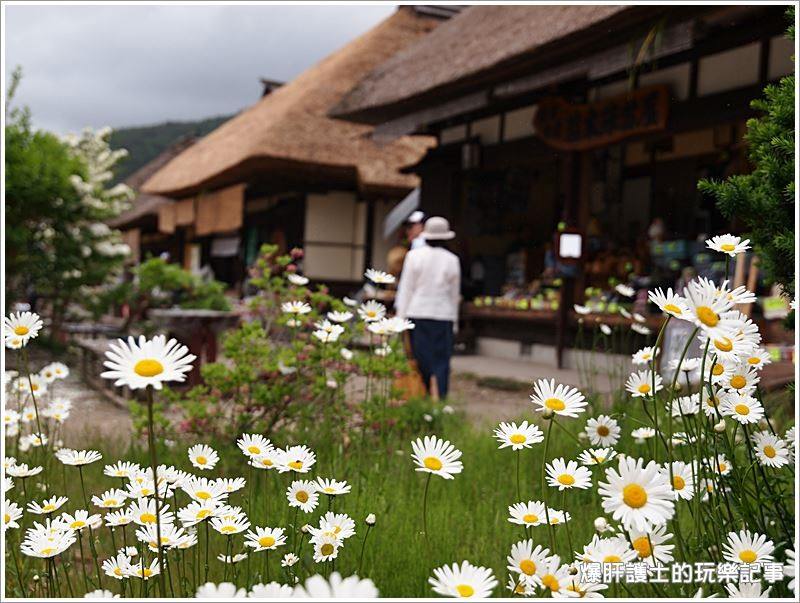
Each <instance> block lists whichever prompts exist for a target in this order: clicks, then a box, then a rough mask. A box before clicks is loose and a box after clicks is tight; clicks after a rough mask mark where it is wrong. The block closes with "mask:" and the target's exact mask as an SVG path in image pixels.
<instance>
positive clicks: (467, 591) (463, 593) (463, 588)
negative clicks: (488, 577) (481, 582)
mask: <svg viewBox="0 0 800 603" xmlns="http://www.w3.org/2000/svg"><path fill="white" fill-rule="evenodd" d="M456 590H457V591H458V596H459V597H461V598H463V599H468V598H469V597H471V596H472V595H474V594H475V589H474V588H472V587H471V586H470V585H469V584H459V585H458V586H456Z"/></svg>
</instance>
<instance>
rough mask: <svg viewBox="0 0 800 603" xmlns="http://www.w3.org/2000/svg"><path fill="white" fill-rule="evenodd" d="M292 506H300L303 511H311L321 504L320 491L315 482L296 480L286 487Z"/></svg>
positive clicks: (287, 496)
mask: <svg viewBox="0 0 800 603" xmlns="http://www.w3.org/2000/svg"><path fill="white" fill-rule="evenodd" d="M286 498H287V499H288V501H289V506H290V507H298V508H299V509H300V510H301V511H302V512H303V513H311V512H312V511H313V510H314V509H316V508H317V504H319V493H318V492H317V485H316V483H315V482H312V481H307V480H295V481H293V482H292V483H291V485H290V486H289V487H288V488H287V489H286Z"/></svg>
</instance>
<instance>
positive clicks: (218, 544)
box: [6, 402, 775, 597]
mask: <svg viewBox="0 0 800 603" xmlns="http://www.w3.org/2000/svg"><path fill="white" fill-rule="evenodd" d="M639 409H640V405H638V404H635V403H631V402H628V403H626V404H625V405H624V406H620V407H617V408H616V409H613V410H616V411H617V412H618V413H619V415H620V420H621V424H622V427H623V434H629V433H630V431H631V429H633V428H635V427H637V426H638V423H637V422H636V421H638V420H641V419H642V418H643V416H642V414H641V412H640V410H639ZM613 410H612V412H613ZM599 412H600V411H599V410H598V411H597V412H592V411H589V412H588V413H587V414H586V415H582V416H581V417H580V418H578V419H564V418H562V419H559V422H560V424H561V425H563V426H564V427H566V428H567V429H568V430H569V431H570V432H571V433H572V434H573V435H575V434H577V433H578V432H579V431H580V430H582V429H583V425H584V424H585V419H586V418H588V417H589V416H596V415H597V414H599ZM523 418H527V419H528V420H530V419H531V418H534V420H536V418H535V415H534V413H533V412H531V413H530V414H529V415H528V416H526V417H523ZM543 428H544V426H543ZM420 435H423V434H420ZM437 435H439V436H441V437H444V438H446V439H449V440H450V441H451V442H452V443H453V444H454V445H455V446H456V447H458V448H459V449H461V450H462V451H463V457H462V461H463V463H464V471H463V473H461V474H459V475H456V477H455V479H454V480H444V479H441V478H439V477H437V476H433V477H432V480H431V484H430V492H429V498H428V526H429V534H428V538H427V539H426V538H425V536H424V534H423V533H422V496H423V490H424V486H425V480H426V474H423V473H419V472H416V471H414V465H413V461H412V459H411V458H410V452H411V447H410V441H411V439H412V437H411V436H409V435H405V434H398V433H396V432H395V433H390V434H385V436H376V437H375V438H374V439H372V440H370V439H368V440H367V441H366V443H365V445H363V446H362V445H360V443H359V440H358V438H354V444H353V445H352V446H351V447H350V448H348V449H342V448H341V447H340V446H339V445H338V444H334V439H333V438H326V440H325V441H324V442H321V441H315V439H314V436H312V435H311V434H309V435H308V436H307V437H306V438H305V439H304V438H303V437H298V438H293V439H292V440H291V441H281V440H280V438H276V439H277V440H278V441H276V442H275V443H276V444H277V445H280V446H285V445H291V444H299V443H304V444H307V445H308V446H310V447H311V448H312V449H314V451H315V452H316V454H317V463H316V465H315V466H314V468H313V469H312V472H311V473H310V474H307V475H303V476H295V475H293V474H292V475H289V474H284V475H280V474H278V473H277V472H274V471H269V472H265V471H259V470H255V469H254V470H253V472H254V473H253V475H254V479H253V481H252V484H251V485H248V487H246V488H245V489H244V490H242V491H240V492H237V493H235V494H233V495H231V498H230V503H231V504H235V505H240V506H242V508H243V509H244V510H245V511H247V510H248V508H249V505H250V502H249V501H248V496H249V494H250V488H251V486H252V488H253V490H254V491H255V494H254V497H253V501H252V510H251V512H250V519H251V524H252V525H253V526H270V527H285V528H287V532H288V533H289V534H290V536H289V541H288V542H289V544H288V545H287V546H285V547H282V548H280V549H278V551H275V552H272V553H271V554H270V560H269V561H270V577H271V579H273V580H276V579H277V580H278V581H281V582H288V581H289V576H288V575H287V574H286V573H285V572H284V571H283V570H282V568H280V566H279V560H280V558H281V557H282V556H283V554H285V553H286V552H289V551H290V550H291V548H290V544H291V543H292V541H293V537H292V536H291V534H292V531H293V528H292V523H293V518H294V510H293V509H292V510H290V509H289V507H288V504H287V502H286V497H285V491H286V488H287V487H288V485H289V483H290V482H291V481H292V480H293V479H313V476H316V475H319V476H322V477H335V478H336V479H339V480H342V479H345V480H347V481H348V482H349V483H350V484H351V485H352V488H353V489H352V492H351V493H350V494H347V495H344V496H341V497H338V498H337V499H336V500H335V501H334V510H335V511H336V512H343V513H347V514H349V515H350V516H351V517H353V519H354V520H355V521H356V535H355V536H353V537H352V538H350V539H349V540H347V541H346V543H345V545H344V547H343V549H341V550H340V553H339V558H338V559H337V560H336V562H335V569H336V570H337V571H340V572H341V573H342V574H343V575H350V574H353V573H357V572H358V565H359V555H360V551H361V543H362V539H363V537H364V534H365V532H366V529H367V528H366V525H365V523H364V518H365V517H366V516H367V514H369V513H374V514H375V515H376V516H377V524H376V526H375V527H374V528H372V529H371V530H370V535H369V538H368V540H367V543H366V549H365V553H364V562H363V567H362V568H361V571H360V572H359V573H360V575H361V576H362V577H368V578H371V579H372V580H373V581H374V582H375V584H376V585H377V587H378V588H379V590H380V593H381V595H382V596H389V597H430V596H431V595H432V591H431V589H430V586H429V585H428V583H427V580H428V577H429V576H430V575H431V570H432V569H433V568H435V567H439V566H441V565H444V564H452V563H454V562H459V563H460V562H461V561H462V560H465V559H466V560H469V561H471V562H472V563H474V564H477V565H483V566H487V567H491V568H492V569H493V571H494V574H495V577H496V578H497V579H498V581H499V583H500V584H499V586H498V587H497V589H496V590H495V595H500V596H507V595H508V594H510V593H508V592H507V591H506V590H505V585H506V583H507V582H508V572H507V570H506V556H507V555H508V553H509V550H510V547H511V545H512V544H513V543H515V542H517V541H519V540H522V539H523V538H527V537H530V538H532V539H533V540H534V544H541V545H543V546H545V547H548V546H549V538H548V528H547V527H546V526H539V527H536V528H533V529H531V530H530V532H529V533H526V531H525V529H524V528H522V527H520V526H515V525H513V524H511V523H509V522H508V521H507V516H508V514H507V507H508V505H510V504H512V503H514V502H518V501H519V500H522V501H527V500H529V499H530V500H543V492H542V489H541V483H540V479H541V459H542V454H543V444H537V445H536V446H534V448H532V449H530V450H524V451H522V453H521V457H520V458H521V474H520V488H521V497H518V496H517V494H516V471H515V467H516V464H515V460H516V459H515V455H516V453H515V452H513V451H511V450H509V449H504V450H498V449H497V444H496V442H495V440H494V438H493V437H492V430H491V426H488V425H484V426H479V427H476V426H473V425H470V424H469V423H467V422H466V421H465V420H464V419H463V417H462V416H460V415H459V414H456V415H452V416H444V417H443V424H442V426H441V428H440V429H437ZM649 442H650V444H646V445H642V444H635V443H633V442H632V441H631V438H630V437H625V438H624V439H623V440H622V442H621V443H620V445H619V446H618V450H619V451H624V452H628V453H630V454H635V455H636V456H640V455H643V456H645V457H646V458H649V456H650V455H649V448H650V445H651V444H652V442H653V440H650V441H649ZM193 443H196V442H193V441H192V442H179V443H176V444H175V445H173V446H171V447H167V446H165V445H164V444H163V442H162V443H161V444H160V446H159V462H161V463H166V464H169V465H174V466H176V467H178V468H180V469H184V470H187V471H190V472H192V473H195V474H201V473H202V475H203V476H207V477H222V476H224V477H236V476H242V477H245V478H248V477H249V475H248V467H247V465H246V463H245V461H244V456H243V455H242V453H241V452H240V451H239V450H238V448H237V447H236V446H235V443H234V442H232V441H231V442H219V441H215V442H209V443H210V444H211V445H212V446H214V448H215V449H216V450H217V451H218V452H219V454H220V457H221V461H220V463H219V464H218V465H217V467H216V468H215V469H213V470H211V471H204V472H200V471H198V470H196V469H194V468H193V467H192V466H191V464H190V463H189V461H188V458H187V455H186V449H187V448H188V446H189V445H191V444H193ZM81 445H82V446H86V447H87V448H95V449H98V450H101V451H102V452H103V455H104V458H103V460H102V461H100V462H97V463H94V464H92V465H89V466H87V467H85V468H84V469H83V477H84V480H85V483H86V488H87V491H88V496H89V498H91V496H92V494H99V493H101V492H103V491H105V490H107V489H108V488H111V487H118V485H119V481H118V480H116V479H112V478H109V477H105V476H103V474H102V472H103V466H104V465H105V464H110V463H112V462H115V461H117V460H119V459H125V460H135V461H137V462H139V463H140V464H142V465H143V466H145V465H146V464H147V454H146V450H145V449H143V448H141V447H139V446H138V445H136V444H135V445H133V446H131V447H130V448H128V449H118V448H116V449H115V446H114V443H113V442H94V443H92V442H85V443H81ZM578 452H579V448H578V445H577V443H576V442H575V441H574V440H573V439H572V438H571V437H570V436H568V435H567V434H566V433H564V432H563V431H562V430H561V429H556V430H555V431H554V432H553V434H552V440H551V444H550V451H549V453H548V458H550V459H552V458H554V457H558V456H563V457H565V458H567V459H570V458H575V456H576V455H577V453H578ZM662 460H663V459H662ZM50 471H51V484H53V485H54V491H55V493H56V494H66V495H67V496H69V498H70V502H69V503H68V504H67V505H66V507H65V510H68V511H72V510H74V509H79V508H83V504H82V500H83V499H82V494H81V490H80V482H79V480H78V479H77V478H78V471H77V469H75V468H73V467H62V466H61V465H60V464H57V465H54V466H51V469H50ZM592 471H593V474H594V475H593V482H594V484H595V486H596V484H597V482H598V481H601V478H602V476H603V469H602V468H593V469H592ZM30 485H31V484H29V494H30ZM547 490H548V491H547V496H548V502H549V504H550V506H551V507H555V508H558V509H566V510H567V511H569V513H570V514H571V515H572V518H573V520H572V521H571V522H570V523H569V530H570V534H569V535H570V537H571V542H572V544H573V546H572V547H570V546H569V545H568V541H567V531H566V527H565V526H559V527H557V528H556V541H557V546H556V549H557V552H558V553H559V554H560V555H561V556H562V558H566V557H569V558H571V556H572V555H571V554H570V552H571V551H572V550H578V551H580V550H582V548H583V545H584V544H585V543H587V542H588V541H589V540H590V539H591V537H592V535H593V533H594V531H593V525H592V522H593V520H594V518H595V517H597V516H598V515H602V510H601V508H600V504H599V498H598V497H597V496H596V494H595V489H594V488H592V489H590V490H587V491H570V492H568V493H567V494H566V495H563V496H562V495H561V494H560V493H558V492H557V491H556V490H555V489H553V488H548V489H547ZM10 495H11V498H12V499H16V500H18V501H19V502H20V504H21V500H20V499H21V495H22V492H21V490H20V489H19V488H15V489H14V490H12V491H11V492H10ZM178 497H179V499H178V502H179V505H181V506H184V505H186V504H187V502H188V500H187V497H186V496H185V495H184V494H183V493H179V494H178ZM36 498H37V500H41V498H42V496H37V497H36ZM321 498H322V499H321V500H320V505H319V506H318V508H317V509H316V511H315V512H314V513H312V514H308V515H305V514H303V513H300V514H299V521H298V524H299V525H302V524H305V523H310V524H315V523H316V522H317V520H318V518H319V516H320V515H322V514H323V513H324V512H325V511H326V510H327V500H325V497H321ZM170 504H171V506H174V505H173V503H172V501H170ZM679 509H680V513H679V517H680V522H681V525H682V526H686V527H687V528H690V527H691V525H692V518H691V516H690V506H689V505H682V506H681V505H679ZM95 511H96V509H95ZM24 521H25V522H26V523H24V524H23V529H24V528H25V527H28V526H29V525H30V521H31V515H30V514H28V513H26V515H25V517H24ZM670 531H672V530H670ZM20 533H21V532H20V531H17V534H15V535H14V536H13V538H14V542H17V540H16V539H17V538H18V537H19V534H20ZM97 534H98V536H99V542H98V543H97V548H98V552H99V556H100V558H101V560H102V559H105V558H108V557H110V556H111V554H112V551H113V547H112V546H111V542H110V538H109V532H108V529H107V528H101V529H100V530H98V531H97ZM198 536H199V537H200V541H199V544H198V545H197V547H196V548H198V552H199V553H200V554H201V555H202V554H203V551H204V537H203V536H204V533H203V531H202V530H201V531H200V532H199V533H198ZM128 540H129V542H130V541H131V528H130V527H129V528H128ZM233 541H234V543H235V547H234V552H237V553H238V552H241V551H242V550H243V549H244V547H243V545H242V542H243V537H242V535H238V536H235V537H234V539H233ZM673 542H674V541H673ZM84 544H85V543H84ZM117 545H120V539H119V537H118V538H117ZM211 547H212V550H211V558H212V561H211V571H210V575H209V580H210V581H212V582H221V581H223V574H224V569H225V567H224V564H222V563H221V562H219V561H217V560H216V556H217V555H218V554H221V553H224V552H225V537H223V536H222V535H220V534H218V533H216V532H214V531H213V530H212V531H211ZM310 550H311V547H310V545H308V544H307V543H305V544H304V546H303V547H302V548H301V549H300V556H301V559H302V567H303V569H301V570H299V575H300V577H301V579H303V578H304V577H305V576H307V575H310V574H313V573H318V572H325V571H328V570H329V569H331V568H327V567H326V566H324V565H317V564H314V563H313V561H312V560H311V553H310ZM76 551H77V546H73V547H72V549H70V551H69V552H70V553H72V554H76ZM87 555H88V550H87ZM252 555H253V557H252V561H251V563H252V566H251V571H252V572H253V578H252V582H254V583H255V582H259V581H261V582H266V579H265V576H262V575H260V568H261V567H262V561H263V557H262V556H263V555H264V553H263V552H259V553H253V554H252ZM691 557H692V558H695V557H696V558H697V560H704V561H705V560H707V558H706V555H705V553H704V552H703V550H702V549H698V550H695V551H693V552H692V554H691ZM201 558H202V557H201ZM23 561H24V562H25V564H26V566H27V570H26V572H25V573H24V579H23V584H26V585H27V587H26V588H28V589H30V588H31V586H30V585H31V584H33V583H32V582H31V581H30V577H31V576H32V574H33V573H34V572H36V571H39V572H40V571H41V568H42V567H43V564H42V562H40V561H39V560H35V561H34V560H31V559H23ZM73 563H74V564H75V565H76V566H77V564H78V560H77V559H73ZM246 563H247V562H246V561H244V562H241V563H240V564H239V565H238V566H237V571H238V573H239V577H238V580H237V582H238V583H239V584H243V583H244V572H245V568H246V565H245V564H246ZM200 566H201V567H202V561H201V562H200ZM7 567H13V566H11V565H10V564H9V565H7ZM87 570H88V574H89V579H90V581H93V582H96V580H93V578H92V576H93V571H92V570H93V566H91V565H90V566H88V567H87ZM11 574H12V572H7V573H6V587H7V593H8V594H10V595H14V596H17V595H19V594H20V592H19V590H18V587H17V583H16V581H15V579H14V577H13V576H12V575H11ZM75 577H77V574H76V573H75V572H73V583H74V587H75V588H76V591H77V592H76V594H78V595H80V594H82V591H83V588H82V580H81V579H78V580H76V579H75ZM173 578H174V582H173V588H175V589H177V590H176V596H180V587H179V585H178V581H177V577H176V576H173ZM230 578H231V575H230V573H229V575H228V579H229V580H230ZM127 582H128V583H129V584H135V585H137V589H138V585H139V584H141V583H140V582H139V581H138V580H128V581H127ZM199 582H200V583H202V580H200V581H199ZM93 587H96V585H93ZM103 587H104V588H108V589H110V590H112V591H115V592H119V590H120V583H119V582H117V581H115V580H112V579H110V578H108V577H105V576H103ZM149 588H150V589H151V592H152V589H155V588H156V581H154V580H151V581H149ZM695 590H696V585H695V586H694V587H693V588H687V589H686V590H685V592H684V593H683V594H684V595H685V596H691V595H692V594H693V593H694V591H695ZM773 590H775V589H773ZM187 592H188V593H189V594H190V596H191V595H192V594H193V590H192V588H191V587H187ZM630 592H631V594H633V595H635V596H654V595H655V592H654V591H653V590H652V587H647V586H634V587H630ZM673 592H674V594H678V593H677V591H676V589H674V588H673ZM611 593H612V591H608V593H607V594H611ZM33 594H34V593H33V592H30V591H26V592H25V595H27V596H31V595H33ZM135 594H138V590H137V591H135ZM619 594H621V595H624V594H625V593H623V592H621V591H620V592H619Z"/></svg>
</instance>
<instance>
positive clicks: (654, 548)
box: [630, 525, 675, 565]
mask: <svg viewBox="0 0 800 603" xmlns="http://www.w3.org/2000/svg"><path fill="white" fill-rule="evenodd" d="M630 538H631V545H632V546H633V550H635V551H636V554H637V555H638V557H639V559H641V560H642V561H644V562H645V563H647V564H648V565H665V564H669V563H670V562H671V561H672V560H673V555H672V551H673V549H674V548H675V545H674V544H666V542H667V541H668V540H672V534H668V533H667V526H666V525H658V526H654V527H653V528H652V529H650V530H649V531H648V530H637V529H633V530H631V531H630Z"/></svg>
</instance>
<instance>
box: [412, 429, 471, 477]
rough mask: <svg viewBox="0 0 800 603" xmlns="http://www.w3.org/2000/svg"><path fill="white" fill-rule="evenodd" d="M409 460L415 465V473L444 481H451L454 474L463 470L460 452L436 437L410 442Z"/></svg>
mask: <svg viewBox="0 0 800 603" xmlns="http://www.w3.org/2000/svg"><path fill="white" fill-rule="evenodd" d="M411 449H412V451H413V452H412V454H411V458H412V459H414V462H415V463H416V465H417V467H416V471H423V472H425V473H432V474H434V475H438V476H439V477H443V478H444V479H453V476H454V475H455V474H456V473H461V471H462V470H463V469H464V465H462V463H461V461H460V460H458V459H460V458H461V451H460V450H458V449H457V448H456V447H455V446H453V445H452V444H451V443H450V442H448V441H447V440H442V439H440V438H438V437H436V436H425V438H424V439H423V438H417V439H416V440H415V441H413V442H411Z"/></svg>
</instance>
